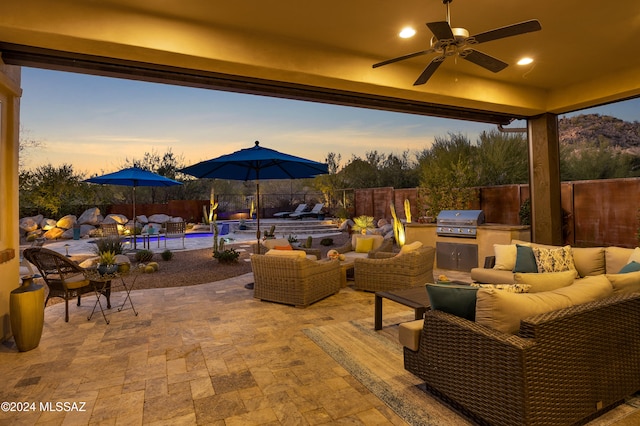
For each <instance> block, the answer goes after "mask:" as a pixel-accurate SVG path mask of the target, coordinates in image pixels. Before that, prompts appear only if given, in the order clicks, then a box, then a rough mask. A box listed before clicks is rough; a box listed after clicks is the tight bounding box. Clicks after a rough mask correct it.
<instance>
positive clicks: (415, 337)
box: [398, 320, 424, 351]
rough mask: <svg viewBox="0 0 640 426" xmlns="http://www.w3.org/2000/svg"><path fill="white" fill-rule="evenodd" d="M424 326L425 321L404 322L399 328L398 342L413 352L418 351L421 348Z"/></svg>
mask: <svg viewBox="0 0 640 426" xmlns="http://www.w3.org/2000/svg"><path fill="white" fill-rule="evenodd" d="M423 326H424V320H415V321H409V322H403V323H402V324H400V326H399V327H398V340H399V341H400V344H401V345H402V346H406V347H407V348H409V349H411V350H412V351H417V350H418V347H419V346H420V332H422V328H423Z"/></svg>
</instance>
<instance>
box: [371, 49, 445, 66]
mask: <svg viewBox="0 0 640 426" xmlns="http://www.w3.org/2000/svg"><path fill="white" fill-rule="evenodd" d="M433 52H435V50H434V49H428V50H421V51H420V52H414V53H409V54H408V55H404V56H398V57H397V58H393V59H387V60H386V61H382V62H378V63H377V64H373V68H378V67H382V66H384V65H389V64H393V63H395V62H400V61H404V60H405V59H411V58H415V57H416V56H422V55H428V54H429V53H433Z"/></svg>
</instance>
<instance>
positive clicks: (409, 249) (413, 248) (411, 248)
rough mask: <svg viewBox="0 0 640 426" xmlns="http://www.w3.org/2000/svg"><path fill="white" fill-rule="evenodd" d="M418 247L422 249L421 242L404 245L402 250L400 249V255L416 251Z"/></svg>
mask: <svg viewBox="0 0 640 426" xmlns="http://www.w3.org/2000/svg"><path fill="white" fill-rule="evenodd" d="M420 247H422V242H420V241H414V242H412V243H409V244H405V245H403V246H402V248H401V249H400V254H404V253H410V252H412V251H416V250H418V249H419V248H420Z"/></svg>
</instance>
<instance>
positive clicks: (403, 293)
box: [374, 285, 431, 330]
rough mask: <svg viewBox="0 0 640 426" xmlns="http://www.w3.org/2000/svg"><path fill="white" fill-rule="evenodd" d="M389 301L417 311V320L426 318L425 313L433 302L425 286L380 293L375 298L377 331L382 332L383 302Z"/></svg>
mask: <svg viewBox="0 0 640 426" xmlns="http://www.w3.org/2000/svg"><path fill="white" fill-rule="evenodd" d="M383 299H389V300H392V301H394V302H396V303H400V304H401V305H405V306H408V307H410V308H413V309H414V310H415V316H414V317H415V319H422V318H424V313H425V312H426V310H427V309H429V307H430V305H431V302H429V296H428V295H427V289H426V288H425V286H422V285H421V286H418V287H411V288H407V289H403V290H394V291H378V292H376V297H375V326H374V328H375V329H376V330H382V300H383Z"/></svg>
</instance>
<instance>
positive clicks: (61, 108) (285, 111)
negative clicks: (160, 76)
mask: <svg viewBox="0 0 640 426" xmlns="http://www.w3.org/2000/svg"><path fill="white" fill-rule="evenodd" d="M22 88H23V96H22V100H21V119H20V121H21V126H22V130H23V131H26V136H27V138H29V139H35V140H37V141H40V142H41V143H42V144H43V146H42V147H41V148H38V149H36V150H33V151H31V152H29V153H28V156H27V158H26V161H25V166H26V167H27V168H33V167H38V166H41V165H44V164H48V163H51V164H52V165H54V166H60V165H62V164H64V163H66V164H71V165H73V169H74V171H75V172H76V173H86V174H87V175H88V174H91V173H103V172H104V173H106V172H113V171H116V170H118V169H120V168H121V167H122V165H123V163H124V160H125V159H126V158H129V159H133V158H142V157H143V155H144V153H145V152H152V151H155V152H156V153H158V154H160V155H162V154H164V153H165V152H166V151H167V150H168V149H169V148H171V149H172V151H173V153H174V154H176V155H177V156H183V158H184V162H185V164H186V165H190V164H194V163H197V162H199V161H202V160H207V159H210V158H213V157H217V156H219V155H223V154H228V153H231V152H233V151H237V150H238V149H242V148H249V147H251V146H253V143H254V141H255V140H259V141H260V144H261V146H264V147H267V148H272V149H276V150H279V151H283V152H286V153H288V154H292V155H298V156H301V157H305V158H309V159H312V160H316V161H324V160H325V158H326V156H327V153H329V152H336V153H340V154H342V163H343V164H344V163H346V161H348V160H349V159H350V158H351V156H352V154H355V155H357V156H359V157H364V155H365V153H366V152H367V151H373V150H377V151H378V152H379V153H383V154H391V153H394V154H401V153H402V152H403V151H405V150H409V151H411V152H417V151H421V150H422V149H425V148H428V147H429V146H430V145H431V143H432V142H433V140H434V137H439V136H440V137H444V136H446V135H447V134H448V133H449V132H453V133H462V134H463V135H466V136H467V137H468V138H469V139H471V140H472V141H475V140H476V139H477V135H478V134H479V133H480V132H482V131H484V130H486V131H489V130H492V129H495V126H494V125H489V124H482V123H473V122H468V121H459V120H446V119H439V118H432V117H424V116H419V115H411V114H400V113H392V112H385V111H376V110H370V109H363V108H351V107H342V106H335V105H327V104H320V103H312V102H302V101H292V100H285V99H276V98H269V97H263V96H254V95H243V94H237V93H228V92H220V91H213V90H204V89H194V88H188V87H180V86H171V85H165V84H157V83H146V82H139V81H131V80H123V79H115V78H106V77H96V76H89V75H83V74H74V73H66V72H57V71H48V70H40V69H34V68H23V69H22ZM584 112H585V113H587V112H597V113H600V114H607V115H613V116H615V117H618V118H621V119H623V120H626V121H640V99H635V100H632V101H627V102H623V103H618V104H613V105H609V106H603V107H599V108H596V109H592V110H586V111H584Z"/></svg>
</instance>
